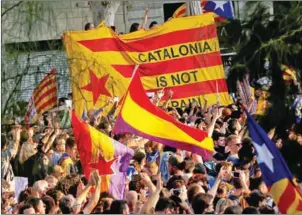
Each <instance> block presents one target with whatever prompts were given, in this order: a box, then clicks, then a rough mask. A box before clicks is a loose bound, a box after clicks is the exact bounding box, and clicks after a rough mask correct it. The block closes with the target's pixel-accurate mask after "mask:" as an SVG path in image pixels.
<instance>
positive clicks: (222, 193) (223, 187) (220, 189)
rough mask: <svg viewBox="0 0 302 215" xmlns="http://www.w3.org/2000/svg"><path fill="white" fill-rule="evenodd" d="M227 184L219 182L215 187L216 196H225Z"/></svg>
mask: <svg viewBox="0 0 302 215" xmlns="http://www.w3.org/2000/svg"><path fill="white" fill-rule="evenodd" d="M227 192H228V190H227V186H226V183H225V182H221V183H220V184H219V186H218V189H217V197H219V198H226V197H227Z"/></svg>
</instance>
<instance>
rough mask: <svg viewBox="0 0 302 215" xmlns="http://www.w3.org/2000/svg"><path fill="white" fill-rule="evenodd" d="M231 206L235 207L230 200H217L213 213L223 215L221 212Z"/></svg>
mask: <svg viewBox="0 0 302 215" xmlns="http://www.w3.org/2000/svg"><path fill="white" fill-rule="evenodd" d="M233 205H235V203H234V201H232V200H231V199H226V198H222V199H219V200H218V202H217V204H216V207H215V212H216V214H223V212H224V211H225V209H226V208H227V207H230V206H233Z"/></svg>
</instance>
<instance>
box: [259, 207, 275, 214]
mask: <svg viewBox="0 0 302 215" xmlns="http://www.w3.org/2000/svg"><path fill="white" fill-rule="evenodd" d="M259 212H260V214H275V210H274V209H273V208H271V207H269V206H262V207H261V208H259Z"/></svg>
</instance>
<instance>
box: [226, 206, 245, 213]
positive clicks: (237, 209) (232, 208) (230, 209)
mask: <svg viewBox="0 0 302 215" xmlns="http://www.w3.org/2000/svg"><path fill="white" fill-rule="evenodd" d="M241 213H242V208H241V207H240V206H238V205H233V206H229V207H227V208H226V209H225V211H224V213H223V214H241Z"/></svg>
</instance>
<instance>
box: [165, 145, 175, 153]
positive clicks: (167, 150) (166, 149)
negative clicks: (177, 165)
mask: <svg viewBox="0 0 302 215" xmlns="http://www.w3.org/2000/svg"><path fill="white" fill-rule="evenodd" d="M163 151H164V152H174V153H176V148H174V147H170V146H164V148H163Z"/></svg>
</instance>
